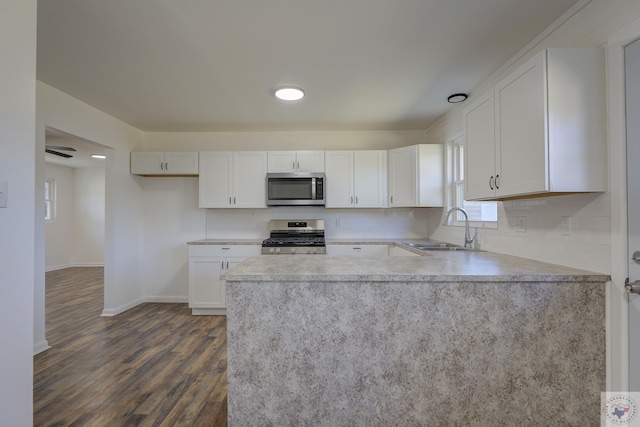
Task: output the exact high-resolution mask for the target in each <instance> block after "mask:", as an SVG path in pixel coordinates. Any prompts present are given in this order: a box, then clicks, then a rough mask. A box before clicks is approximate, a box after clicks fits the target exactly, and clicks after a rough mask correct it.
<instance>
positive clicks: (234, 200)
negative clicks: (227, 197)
mask: <svg viewBox="0 0 640 427" xmlns="http://www.w3.org/2000/svg"><path fill="white" fill-rule="evenodd" d="M233 204H234V205H235V204H236V196H233Z"/></svg>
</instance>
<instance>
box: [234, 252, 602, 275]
mask: <svg viewBox="0 0 640 427" xmlns="http://www.w3.org/2000/svg"><path fill="white" fill-rule="evenodd" d="M223 278H224V279H225V280H227V281H247V280H249V281H301V280H302V281H308V280H312V281H328V282H332V281H341V282H354V281H356V282H361V281H402V282H407V281H410V282H442V281H445V282H448V281H451V282H457V281H474V282H478V281H480V282H513V281H519V282H529V281H531V282H541V281H542V282H547V281H549V282H551V281H553V282H606V281H608V280H610V277H609V276H608V275H605V274H602V273H595V272H591V271H585V270H578V269H574V268H569V267H564V266H560V265H555V264H548V263H543V262H538V261H532V260H528V259H524V258H517V257H513V256H509V255H502V254H495V253H491V252H464V251H430V252H428V253H426V254H424V255H423V256H422V257H402V256H399V257H398V256H388V257H357V256H318V255H277V256H269V255H263V256H257V257H252V258H249V259H247V260H246V261H244V262H242V263H241V264H239V265H238V266H236V267H234V268H232V269H231V270H229V271H227V272H226V273H225V274H223Z"/></svg>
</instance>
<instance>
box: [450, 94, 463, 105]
mask: <svg viewBox="0 0 640 427" xmlns="http://www.w3.org/2000/svg"><path fill="white" fill-rule="evenodd" d="M465 99H467V94H466V93H454V94H453V95H450V96H449V97H448V98H447V101H449V103H450V104H457V103H458V102H462V101H464V100H465Z"/></svg>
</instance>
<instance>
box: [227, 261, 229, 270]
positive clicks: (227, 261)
mask: <svg viewBox="0 0 640 427" xmlns="http://www.w3.org/2000/svg"><path fill="white" fill-rule="evenodd" d="M228 269H229V261H227V270H228Z"/></svg>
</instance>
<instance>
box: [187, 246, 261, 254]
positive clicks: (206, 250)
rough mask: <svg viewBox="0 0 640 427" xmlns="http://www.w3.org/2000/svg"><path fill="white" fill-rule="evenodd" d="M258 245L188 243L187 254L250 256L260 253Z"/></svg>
mask: <svg viewBox="0 0 640 427" xmlns="http://www.w3.org/2000/svg"><path fill="white" fill-rule="evenodd" d="M260 249H261V247H260V245H189V256H190V257H192V256H216V257H219V256H222V257H250V256H254V255H260Z"/></svg>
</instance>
